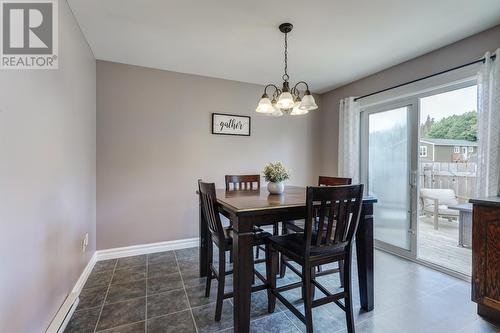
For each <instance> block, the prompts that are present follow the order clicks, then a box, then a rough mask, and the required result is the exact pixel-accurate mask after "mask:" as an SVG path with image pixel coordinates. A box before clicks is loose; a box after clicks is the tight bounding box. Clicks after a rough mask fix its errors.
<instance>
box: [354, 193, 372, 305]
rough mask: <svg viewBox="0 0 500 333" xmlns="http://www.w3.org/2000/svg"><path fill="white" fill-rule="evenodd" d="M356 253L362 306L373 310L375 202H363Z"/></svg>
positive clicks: (357, 233)
mask: <svg viewBox="0 0 500 333" xmlns="http://www.w3.org/2000/svg"><path fill="white" fill-rule="evenodd" d="M356 255H357V262H358V280H359V295H360V301H361V308H363V309H364V310H366V311H371V310H373V303H374V292H373V203H363V208H362V209H361V216H360V219H359V226H358V230H357V232H356Z"/></svg>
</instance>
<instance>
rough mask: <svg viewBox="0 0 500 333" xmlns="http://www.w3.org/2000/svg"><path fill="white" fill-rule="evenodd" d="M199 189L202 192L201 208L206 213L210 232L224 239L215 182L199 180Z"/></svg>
mask: <svg viewBox="0 0 500 333" xmlns="http://www.w3.org/2000/svg"><path fill="white" fill-rule="evenodd" d="M198 189H199V192H200V199H201V209H202V211H203V214H204V215H205V220H206V221H207V225H208V229H209V230H210V233H211V234H212V235H213V236H216V237H218V238H220V239H224V227H223V226H222V222H221V219H220V215H219V209H218V204H217V195H216V193H215V184H214V183H203V182H202V181H201V180H198Z"/></svg>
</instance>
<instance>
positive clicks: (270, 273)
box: [266, 244, 278, 313]
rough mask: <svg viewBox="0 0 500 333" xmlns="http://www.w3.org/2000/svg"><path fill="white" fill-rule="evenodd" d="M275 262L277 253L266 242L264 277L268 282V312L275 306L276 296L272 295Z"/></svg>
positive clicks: (272, 310)
mask: <svg viewBox="0 0 500 333" xmlns="http://www.w3.org/2000/svg"><path fill="white" fill-rule="evenodd" d="M277 264H278V253H277V252H276V251H273V250H272V249H271V247H270V246H269V245H268V244H266V279H267V283H268V284H269V285H268V288H267V311H268V312H269V313H273V312H274V309H275V307H276V296H274V294H273V293H272V290H273V289H276V273H277V272H276V270H277V269H276V268H277Z"/></svg>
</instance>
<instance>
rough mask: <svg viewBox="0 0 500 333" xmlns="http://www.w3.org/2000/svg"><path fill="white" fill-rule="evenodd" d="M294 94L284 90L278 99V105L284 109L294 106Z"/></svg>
mask: <svg viewBox="0 0 500 333" xmlns="http://www.w3.org/2000/svg"><path fill="white" fill-rule="evenodd" d="M293 104H294V101H293V96H292V94H290V92H288V91H284V92H282V93H281V95H280V97H279V99H278V103H277V105H278V107H279V108H280V109H283V110H287V109H291V108H293Z"/></svg>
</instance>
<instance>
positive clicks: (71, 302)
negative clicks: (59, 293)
mask: <svg viewBox="0 0 500 333" xmlns="http://www.w3.org/2000/svg"><path fill="white" fill-rule="evenodd" d="M78 301H79V298H78V293H74V292H72V293H71V294H69V295H68V297H66V299H65V300H64V303H63V304H62V305H61V307H60V308H59V310H58V311H57V314H56V316H55V317H54V319H53V320H52V322H51V323H50V325H49V327H48V328H47V330H46V331H45V333H63V332H64V330H65V329H66V326H67V325H68V322H69V320H70V319H71V316H72V315H73V312H75V309H76V307H77V306H78Z"/></svg>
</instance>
